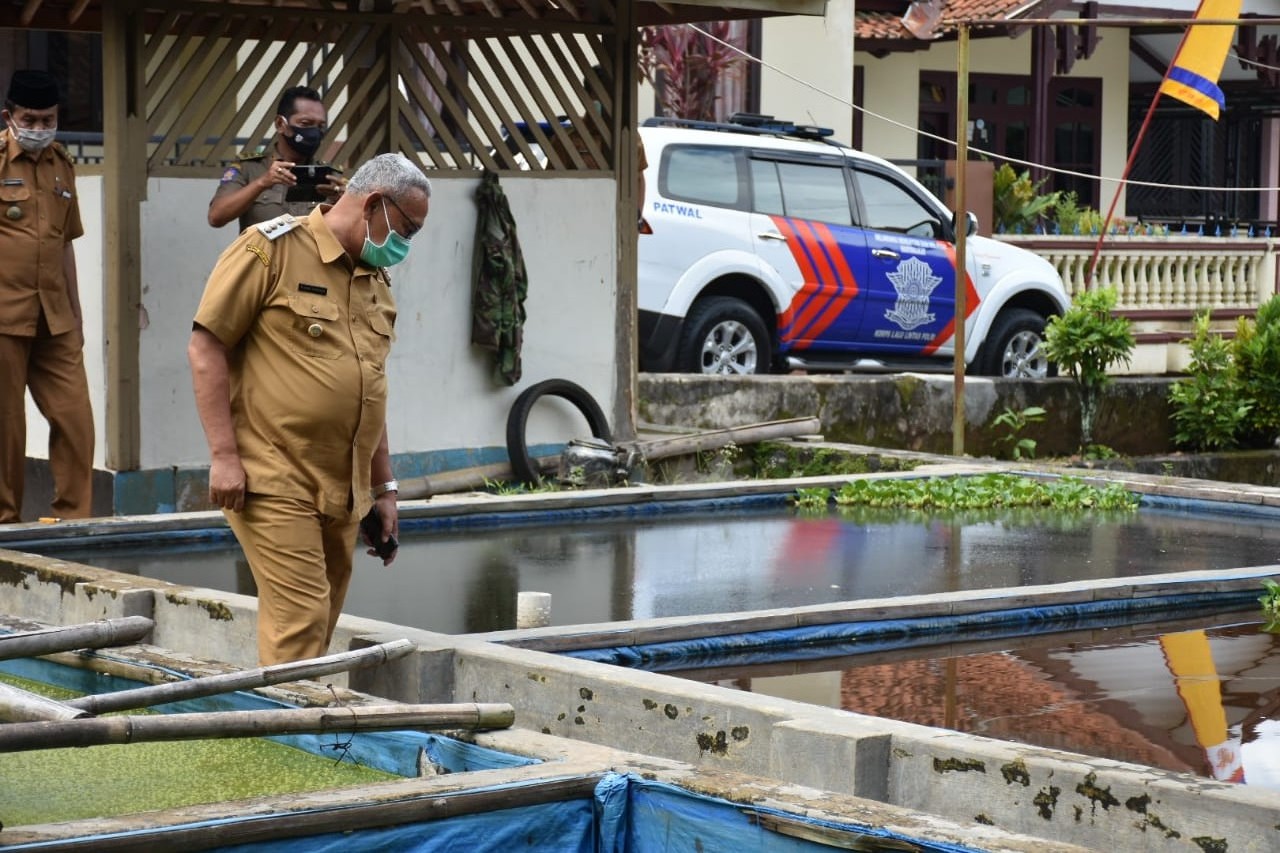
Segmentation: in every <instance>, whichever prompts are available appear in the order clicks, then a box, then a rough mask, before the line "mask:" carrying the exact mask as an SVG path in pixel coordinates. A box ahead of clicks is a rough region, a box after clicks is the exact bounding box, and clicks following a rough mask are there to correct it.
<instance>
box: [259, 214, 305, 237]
mask: <svg viewBox="0 0 1280 853" xmlns="http://www.w3.org/2000/svg"><path fill="white" fill-rule="evenodd" d="M298 222H299V220H298V218H297V217H296V216H294V215H293V214H291V213H282V214H280V215H279V216H277V217H276V218H275V219H268V220H267V221H266V222H259V223H258V224H257V225H255V226H254V227H255V228H257V229H258V231H259V232H260V233H261V234H262V236H264V237H266V238H267V239H268V240H274V239H276V238H277V237H280V236H282V235H284V234H288V233H289V232H290V231H292V230H293V229H295V228H297V227H298Z"/></svg>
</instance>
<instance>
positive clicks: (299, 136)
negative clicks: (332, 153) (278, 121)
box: [284, 124, 324, 157]
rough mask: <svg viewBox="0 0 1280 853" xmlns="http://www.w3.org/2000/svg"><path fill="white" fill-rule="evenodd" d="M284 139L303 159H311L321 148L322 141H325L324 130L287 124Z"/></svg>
mask: <svg viewBox="0 0 1280 853" xmlns="http://www.w3.org/2000/svg"><path fill="white" fill-rule="evenodd" d="M284 138H285V140H286V141H287V142H288V143H289V147H290V148H292V149H293V150H294V151H297V152H298V153H299V154H301V155H302V156H303V157H310V156H311V155H312V154H315V153H316V149H318V148H319V147H320V140H322V139H324V128H323V127H294V126H293V125H291V124H285V134H284Z"/></svg>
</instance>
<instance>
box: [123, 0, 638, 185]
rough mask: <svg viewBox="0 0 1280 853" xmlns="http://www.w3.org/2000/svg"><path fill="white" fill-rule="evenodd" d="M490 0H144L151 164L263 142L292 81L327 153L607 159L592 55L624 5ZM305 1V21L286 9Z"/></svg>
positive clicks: (210, 161) (157, 169) (607, 103)
mask: <svg viewBox="0 0 1280 853" xmlns="http://www.w3.org/2000/svg"><path fill="white" fill-rule="evenodd" d="M496 3H497V0H476V2H463V0H419V2H414V3H399V4H397V6H396V14H395V15H391V14H382V15H378V14H372V15H363V16H360V15H352V14H350V13H347V12H345V11H344V8H343V7H345V6H347V5H348V4H345V3H338V2H326V0H307V2H299V3H291V4H285V5H284V6H283V7H281V6H270V7H267V6H262V7H258V6H256V5H250V6H246V7H245V11H244V12H236V13H232V14H226V13H225V12H219V13H216V14H215V13H213V12H211V11H205V10H204V9H202V8H201V4H199V3H189V4H184V5H183V6H181V7H180V8H173V7H172V6H169V5H167V4H166V5H165V6H163V7H162V6H160V5H159V4H157V5H156V7H155V8H154V9H150V8H147V9H144V10H143V12H142V14H140V15H138V16H136V17H135V18H134V19H133V20H134V26H135V27H136V32H135V36H136V39H137V43H138V44H140V45H141V50H140V57H139V66H140V67H139V68H138V71H137V75H138V77H140V79H141V88H142V91H143V92H144V93H145V95H144V97H143V99H142V102H143V104H144V105H145V119H146V127H147V134H148V138H149V140H150V143H149V146H148V154H147V163H148V171H149V173H151V174H189V173H192V172H200V173H204V174H207V173H208V172H210V171H212V170H214V169H216V168H220V167H221V165H222V164H223V163H225V162H227V161H229V160H232V159H234V158H235V157H236V156H237V155H238V153H239V152H240V151H241V150H242V149H244V148H256V147H257V146H258V145H261V144H266V143H269V142H270V139H271V137H272V134H273V130H272V122H273V121H274V118H275V109H276V102H277V100H278V99H279V96H280V93H281V92H282V91H283V90H284V89H285V88H287V87H289V86H292V85H298V84H303V85H308V86H311V87H312V88H314V89H316V90H318V91H319V92H320V94H321V96H322V98H323V100H324V102H325V105H326V107H327V108H328V111H329V124H330V130H329V133H328V135H327V136H326V139H325V147H324V149H323V152H324V157H325V159H326V160H328V161H330V162H334V163H339V164H345V165H348V166H352V165H356V164H359V163H361V162H364V161H365V160H367V159H368V158H369V157H372V156H373V155H375V154H378V153H381V152H385V151H400V152H402V153H404V154H406V155H407V156H409V157H411V158H414V159H416V160H418V161H419V162H421V163H423V165H424V166H426V167H428V168H434V169H440V170H474V169H481V168H483V169H494V170H512V169H533V170H543V169H546V170H578V171H581V170H609V169H611V168H612V165H613V163H614V157H613V150H612V141H611V137H612V134H611V128H612V123H613V120H612V113H613V104H614V92H613V88H612V84H611V82H610V81H608V80H603V79H601V76H600V75H599V74H597V73H595V72H594V71H593V70H592V69H593V68H594V67H595V66H597V65H601V66H604V67H610V66H611V64H612V60H611V58H610V55H609V46H610V45H611V44H612V43H613V41H612V36H613V33H612V31H611V29H610V27H611V24H610V23H609V21H610V20H611V19H612V16H613V14H614V12H615V9H614V7H613V6H612V5H611V4H609V3H603V2H602V3H593V4H591V15H590V16H589V17H590V20H589V21H588V20H587V18H588V15H587V14H586V11H585V9H583V8H577V7H574V6H573V5H572V4H568V5H560V4H558V3H548V2H546V0H542V2H541V3H539V2H536V1H535V0H520V2H519V3H518V4H516V5H515V11H514V12H513V11H512V10H511V8H510V7H508V8H503V7H499V6H498V5H496ZM301 7H305V8H306V9H307V10H308V13H309V17H308V18H307V19H306V20H305V21H301V20H299V19H298V18H297V17H296V16H295V15H294V14H290V10H291V9H294V10H296V9H299V8H301ZM237 8H241V7H239V6H238V7H237ZM498 12H501V13H502V15H501V16H499V15H498V14H495V13H498ZM596 102H599V103H600V104H601V105H602V106H601V108H600V109H599V110H597V109H596V108H594V104H595V103H596ZM517 127H524V128H527V131H525V132H519V131H518V130H516V128H517ZM570 129H572V132H573V133H574V135H575V136H576V137H577V138H578V139H580V140H581V144H580V145H578V146H575V145H574V144H573V143H572V142H571V141H570V139H569V134H570V132H571V130H570ZM557 137H558V138H560V139H561V143H560V144H558V145H557V144H554V139H555V138H557ZM580 148H584V149H585V153H583V154H579V149H580Z"/></svg>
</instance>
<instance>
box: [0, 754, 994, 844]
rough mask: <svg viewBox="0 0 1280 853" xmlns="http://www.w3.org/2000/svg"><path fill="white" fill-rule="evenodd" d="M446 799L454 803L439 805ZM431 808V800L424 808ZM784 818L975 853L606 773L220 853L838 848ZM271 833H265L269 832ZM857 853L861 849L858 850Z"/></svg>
mask: <svg viewBox="0 0 1280 853" xmlns="http://www.w3.org/2000/svg"><path fill="white" fill-rule="evenodd" d="M530 784H536V783H529V782H524V783H517V784H510V785H496V786H488V787H480V788H474V789H468V792H482V791H502V790H511V789H515V788H518V787H522V786H526V785H530ZM441 796H443V797H448V796H450V795H448V794H445V795H441ZM420 799H423V800H427V799H429V798H427V797H423V798H420ZM342 810H343V809H342V808H332V809H324V810H319V811H313V812H293V813H291V814H294V815H297V814H317V813H324V814H328V815H329V816H335V815H340V813H341V811H342ZM278 817H279V816H278V815H276V816H273V815H261V814H256V815H246V816H245V817H243V818H227V819H224V820H218V821H203V822H199V823H190V824H183V825H182V826H180V827H169V828H167V829H142V830H137V831H134V832H127V833H109V834H107V833H104V834H102V835H99V836H88V837H84V838H81V839H77V840H78V841H79V842H81V843H92V842H98V843H103V844H105V843H106V842H108V841H110V840H118V839H124V838H127V839H129V840H131V841H135V842H137V841H146V840H148V839H154V842H155V844H156V845H157V849H159V848H160V847H164V846H166V841H172V840H173V838H174V836H172V835H170V836H169V838H168V839H166V834H167V833H173V832H174V831H175V830H176V831H181V830H184V829H196V828H210V827H226V828H227V831H228V833H230V832H232V831H233V827H234V831H236V832H239V833H243V832H250V831H253V830H254V829H255V827H254V826H253V825H254V824H260V825H261V824H267V823H269V822H270V821H272V820H273V819H277V818H278ZM762 817H763V818H769V817H773V818H778V819H780V820H781V821H782V822H784V823H786V824H790V825H792V826H799V827H814V828H819V827H820V828H822V829H824V830H828V831H830V832H832V833H834V839H833V840H837V841H848V844H847V845H841V846H844V847H846V848H847V849H881V848H879V847H877V846H876V844H875V843H876V842H877V841H880V842H887V843H890V844H891V843H893V842H895V841H896V842H899V843H901V842H907V843H908V844H911V845H914V846H913V847H912V848H911V849H918V850H921V851H926V853H976V851H977V849H978V848H974V847H969V846H965V845H960V844H954V843H946V842H937V841H923V840H921V839H919V838H912V837H909V836H906V835H903V834H901V833H895V832H891V831H889V830H886V829H883V828H880V827H873V826H867V825H864V824H855V823H844V822H839V823H837V822H834V821H831V820H824V819H817V818H814V817H810V816H807V815H804V814H801V813H799V812H790V811H783V810H781V809H776V808H763V807H758V806H752V805H743V804H741V803H734V802H730V801H728V800H724V799H720V798H717V797H712V796H707V795H705V794H700V793H695V792H692V791H688V790H686V789H684V788H680V787H678V786H676V785H672V784H670V783H666V782H657V781H653V780H649V779H645V778H643V777H641V776H639V775H636V774H620V773H607V774H604V776H603V777H602V778H601V780H600V782H599V783H598V784H597V785H596V788H595V795H594V796H593V797H591V798H587V797H580V798H575V799H568V800H564V801H560V802H551V803H543V804H540V805H532V806H518V807H514V808H509V809H500V810H493V811H485V812H477V813H474V814H462V815H454V816H451V817H447V818H443V819H440V820H434V821H419V822H415V823H405V824H400V825H396V826H388V827H376V828H371V829H356V828H353V829H350V830H345V831H342V832H332V833H325V834H320V835H310V836H302V837H296V838H281V839H275V840H268V841H257V842H252V843H246V844H236V845H231V846H227V847H222V848H218V849H219V850H222V851H224V853H348V851H353V850H358V851H361V853H368V851H386V853H391V851H395V853H458V851H466V853H511V852H512V851H526V853H663V851H672V853H675V852H676V851H679V853H686V852H687V851H692V850H704V851H732V853H819V851H830V850H832V849H833V845H832V844H819V843H816V842H812V841H805V840H803V839H800V838H796V837H794V836H792V835H787V834H783V833H780V832H778V831H775V830H773V829H769V828H767V826H768V824H769V823H770V821H768V820H767V819H762ZM263 828H264V829H265V827H263ZM54 844H65V841H58V842H47V843H46V842H41V843H36V844H23V845H14V846H12V847H6V848H5V849H6V850H24V851H25V850H39V849H40V848H42V847H47V846H52V845H54ZM854 845H858V846H854Z"/></svg>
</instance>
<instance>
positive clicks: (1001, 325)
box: [978, 308, 1058, 379]
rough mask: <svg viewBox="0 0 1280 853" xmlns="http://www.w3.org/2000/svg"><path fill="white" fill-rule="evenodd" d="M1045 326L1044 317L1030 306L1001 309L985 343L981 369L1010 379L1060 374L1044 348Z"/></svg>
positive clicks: (989, 373) (1038, 377)
mask: <svg viewBox="0 0 1280 853" xmlns="http://www.w3.org/2000/svg"><path fill="white" fill-rule="evenodd" d="M1044 326H1045V320H1044V318H1043V317H1041V316H1040V315H1039V314H1037V313H1036V312H1034V311H1028V310H1027V309H1026V308H1009V309H1007V310H1005V311H1002V312H1000V316H998V317H996V321H995V323H994V324H992V326H991V333H990V334H989V335H988V336H987V340H986V343H985V344H984V345H983V357H982V359H981V362H982V363H981V364H980V365H979V367H978V372H979V373H980V374H982V375H984V376H1003V377H1005V378H1006V379H1043V378H1045V377H1046V376H1056V375H1057V374H1058V367H1057V365H1055V364H1054V363H1053V362H1051V361H1049V356H1048V355H1047V354H1046V353H1045V349H1044Z"/></svg>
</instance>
